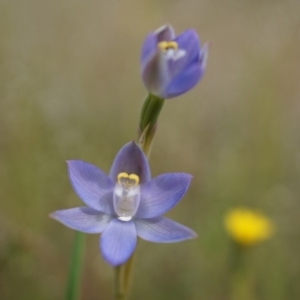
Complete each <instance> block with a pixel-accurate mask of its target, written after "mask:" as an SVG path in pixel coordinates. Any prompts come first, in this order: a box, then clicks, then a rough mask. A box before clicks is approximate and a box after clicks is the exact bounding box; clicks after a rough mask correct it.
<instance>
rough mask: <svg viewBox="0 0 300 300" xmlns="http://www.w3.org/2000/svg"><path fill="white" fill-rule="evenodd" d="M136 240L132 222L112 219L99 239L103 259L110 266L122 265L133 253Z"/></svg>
mask: <svg viewBox="0 0 300 300" xmlns="http://www.w3.org/2000/svg"><path fill="white" fill-rule="evenodd" d="M136 240H137V237H136V229H135V225H134V222H133V221H129V222H123V221H120V220H118V219H113V220H112V221H111V222H110V223H109V225H108V226H107V227H106V228H105V230H104V231H103V233H102V235H101V238H100V248H101V252H102V255H103V258H104V259H105V260H106V261H107V262H108V263H109V264H110V265H112V266H118V265H121V264H123V263H124V262H125V261H126V260H127V259H128V258H129V257H130V256H131V254H132V253H133V251H134V249H135V246H136Z"/></svg>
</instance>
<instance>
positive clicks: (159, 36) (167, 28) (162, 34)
mask: <svg viewBox="0 0 300 300" xmlns="http://www.w3.org/2000/svg"><path fill="white" fill-rule="evenodd" d="M154 35H155V36H156V40H157V43H159V42H163V41H171V40H173V39H174V38H175V32H174V29H173V27H172V26H171V25H169V24H166V25H163V26H161V27H159V28H158V29H156V31H155V32H154Z"/></svg>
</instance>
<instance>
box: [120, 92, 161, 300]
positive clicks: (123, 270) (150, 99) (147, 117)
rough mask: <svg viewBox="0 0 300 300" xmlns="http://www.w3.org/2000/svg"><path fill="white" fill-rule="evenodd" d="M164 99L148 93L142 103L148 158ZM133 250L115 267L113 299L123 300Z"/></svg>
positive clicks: (140, 136)
mask: <svg viewBox="0 0 300 300" xmlns="http://www.w3.org/2000/svg"><path fill="white" fill-rule="evenodd" d="M164 101H165V100H164V99H161V98H158V97H156V96H154V95H151V94H149V95H148V96H147V97H146V99H145V101H144V104H143V107H142V109H141V114H140V120H139V132H138V144H139V146H140V148H141V149H142V150H143V152H144V153H145V155H146V157H147V159H148V160H149V156H150V152H151V149H152V142H153V138H154V136H155V132H156V127H157V120H158V117H159V114H160V112H161V110H162V107H163V105H164ZM134 255H135V252H134V253H133V254H132V255H131V257H130V258H129V259H128V260H127V262H125V263H124V264H123V265H120V266H117V267H115V279H114V290H115V294H114V300H125V299H126V297H127V295H128V291H129V284H130V278H131V271H132V266H133V261H134Z"/></svg>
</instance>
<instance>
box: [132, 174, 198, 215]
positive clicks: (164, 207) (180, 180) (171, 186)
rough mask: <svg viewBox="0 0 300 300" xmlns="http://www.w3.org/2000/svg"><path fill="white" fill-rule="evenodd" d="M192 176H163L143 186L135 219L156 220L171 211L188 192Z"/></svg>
mask: <svg viewBox="0 0 300 300" xmlns="http://www.w3.org/2000/svg"><path fill="white" fill-rule="evenodd" d="M191 179H192V176H191V175H189V174H184V173H170V174H162V175H159V176H157V177H155V178H154V179H152V180H151V181H150V182H148V183H147V184H145V185H144V186H141V201H140V206H139V208H138V211H137V213H136V215H135V218H143V219H144V218H154V217H158V216H161V215H163V214H164V213H166V212H167V211H168V210H170V209H171V208H172V207H173V206H174V205H176V204H177V203H178V201H179V200H180V199H181V198H182V196H183V195H184V194H185V192H186V191H187V189H188V187H189V184H190V181H191Z"/></svg>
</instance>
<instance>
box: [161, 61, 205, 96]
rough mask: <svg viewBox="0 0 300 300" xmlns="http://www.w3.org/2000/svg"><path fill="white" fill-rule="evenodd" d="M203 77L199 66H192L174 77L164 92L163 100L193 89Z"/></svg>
mask: <svg viewBox="0 0 300 300" xmlns="http://www.w3.org/2000/svg"><path fill="white" fill-rule="evenodd" d="M202 75H203V70H202V68H201V65H199V64H194V65H192V66H190V67H189V68H187V69H186V70H185V71H183V72H181V73H179V74H178V75H177V76H176V77H174V78H173V79H172V80H171V82H170V84H169V85H168V87H167V88H166V91H165V98H168V99H169V98H174V97H177V96H179V95H181V94H183V93H186V92H187V91H188V90H190V89H191V88H193V87H194V86H195V85H196V84H197V83H198V81H199V80H200V78H201V77H202Z"/></svg>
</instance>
